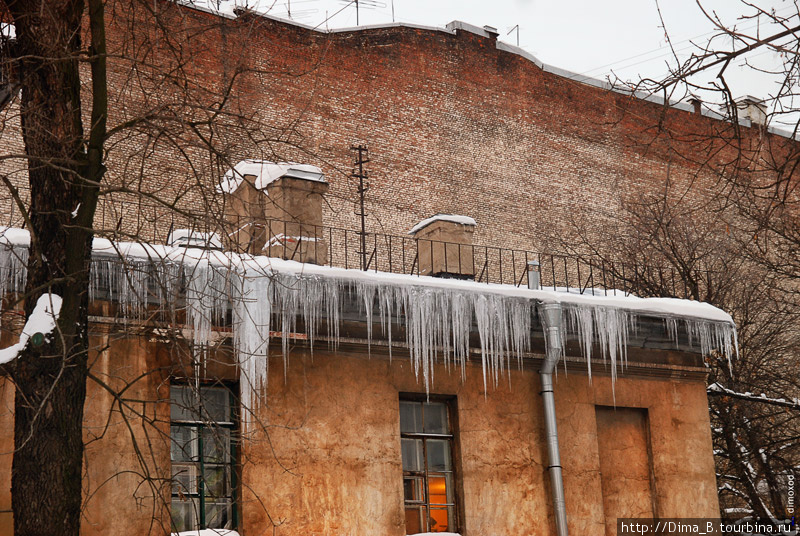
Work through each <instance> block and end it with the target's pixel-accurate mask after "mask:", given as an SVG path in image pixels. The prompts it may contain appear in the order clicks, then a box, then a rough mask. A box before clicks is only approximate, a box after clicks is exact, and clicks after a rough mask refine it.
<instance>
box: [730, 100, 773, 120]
mask: <svg viewBox="0 0 800 536" xmlns="http://www.w3.org/2000/svg"><path fill="white" fill-rule="evenodd" d="M734 102H735V104H736V109H737V113H738V115H739V117H744V118H747V119H749V120H750V122H751V123H752V124H754V125H762V126H764V125H766V124H767V104H766V103H765V102H764V101H763V100H761V99H757V98H756V97H753V96H751V95H745V96H743V97H739V98H738V99H736V100H735V101H734Z"/></svg>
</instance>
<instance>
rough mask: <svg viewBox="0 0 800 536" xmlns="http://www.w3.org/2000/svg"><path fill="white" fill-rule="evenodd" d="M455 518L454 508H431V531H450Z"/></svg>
mask: <svg viewBox="0 0 800 536" xmlns="http://www.w3.org/2000/svg"><path fill="white" fill-rule="evenodd" d="M452 520H453V509H452V507H451V508H431V519H430V522H431V528H430V530H429V532H448V531H449V530H450V525H452Z"/></svg>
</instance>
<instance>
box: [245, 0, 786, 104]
mask: <svg viewBox="0 0 800 536" xmlns="http://www.w3.org/2000/svg"><path fill="white" fill-rule="evenodd" d="M359 1H360V4H361V8H360V10H359V23H360V24H361V25H367V24H381V23H387V22H392V16H393V15H392V9H394V20H395V21H397V22H408V23H414V24H421V25H427V26H444V25H445V24H447V23H448V22H450V21H453V20H461V21H464V22H468V23H470V24H474V25H476V26H479V27H480V26H484V25H489V26H493V27H495V28H497V29H498V31H499V33H500V39H501V40H503V41H506V42H509V43H511V44H516V42H517V30H516V29H514V30H513V31H512V28H514V27H515V26H517V25H519V45H520V46H521V47H522V48H524V49H525V50H527V51H528V52H530V53H532V54H534V55H535V56H537V57H538V58H539V59H540V60H542V61H544V62H545V63H549V64H551V65H554V66H556V67H560V68H563V69H567V70H570V71H573V72H576V73H579V74H587V75H590V76H593V77H595V78H601V79H605V78H606V77H607V76H609V75H611V74H612V71H613V74H616V75H617V76H619V77H620V78H621V79H623V80H638V77H639V76H643V77H654V78H655V77H662V76H663V75H665V74H666V73H667V65H666V62H667V61H673V63H674V60H672V55H671V52H670V49H669V47H668V44H667V40H666V38H665V28H664V27H666V32H668V34H669V36H670V39H671V40H672V43H673V45H674V47H675V48H676V50H677V51H678V52H679V53H680V54H682V55H683V56H685V55H686V54H689V53H690V52H691V51H692V50H693V48H692V45H691V42H690V40H693V41H694V42H696V43H698V44H701V43H702V44H704V43H706V42H707V40H708V39H709V38H710V37H711V36H712V35H713V26H712V24H711V23H710V22H709V21H708V20H707V19H706V18H705V17H704V16H703V14H702V12H701V11H700V9H699V7H698V6H697V4H696V2H695V0H661V2H660V3H659V4H658V5H657V4H656V1H655V0H571V1H569V2H557V1H553V0H492V1H488V0H487V1H456V0H394V2H392V0H359ZM260 2H261V5H262V6H265V7H268V6H272V9H271V10H270V13H271V14H273V15H276V16H281V17H284V18H285V17H287V15H288V9H287V8H291V11H292V17H293V18H294V19H295V20H297V21H298V22H302V23H304V24H308V25H311V26H317V25H319V26H320V27H323V28H324V27H325V26H327V27H330V28H342V27H351V26H355V25H356V10H355V6H354V5H352V3H351V2H350V3H348V2H347V1H346V0H275V1H274V3H273V0H260ZM756 2H757V3H758V5H760V6H762V7H764V8H767V9H775V10H776V11H777V12H778V13H779V14H782V15H785V16H788V15H791V14H792V13H795V14H796V12H797V9H796V8H795V7H794V4H793V3H791V2H790V1H787V0H756ZM348 4H349V5H348ZM703 5H704V7H706V9H707V11H709V12H713V13H716V14H717V16H719V18H720V19H721V20H722V21H723V22H725V23H728V24H737V25H738V26H737V27H738V29H741V30H745V31H751V32H755V31H756V30H759V31H760V32H761V35H762V36H763V35H767V34H769V33H771V32H773V31H774V30H775V29H774V28H770V27H767V26H766V25H765V24H764V23H763V22H762V23H761V26H760V27H758V26H759V24H758V23H756V22H755V21H752V20H751V21H745V20H741V19H740V16H741V15H742V14H743V13H745V12H746V11H747V7H746V6H744V5H743V4H740V3H739V2H738V1H737V0H704V1H703ZM658 7H660V8H661V15H662V16H663V19H664V24H663V25H662V22H661V20H660V19H659V12H658ZM509 32H511V33H509ZM719 44H720V45H727V46H730V42H729V41H728V42H727V43H723V42H722V41H720V42H719ZM694 50H696V49H694ZM779 59H780V58H779V56H778V55H777V54H776V53H773V52H770V51H766V50H760V51H758V52H754V53H752V54H751V55H750V56H749V57H748V60H749V61H750V62H755V63H756V64H758V65H760V66H769V65H777V64H778V62H779ZM727 75H728V83H729V84H730V85H731V86H732V92H733V93H734V95H745V94H750V95H754V96H756V97H759V98H766V97H768V96H769V95H770V94H774V93H775V91H776V90H777V86H776V80H775V78H774V77H769V76H765V75H758V74H757V73H754V72H753V70H752V69H749V68H747V67H746V66H745V65H744V60H739V61H737V62H736V63H735V64H734V65H731V66H730V67H729V68H728V71H727ZM715 76H716V72H709V73H707V74H705V75H701V78H703V80H700V81H702V82H705V81H707V80H712V79H714V77H715Z"/></svg>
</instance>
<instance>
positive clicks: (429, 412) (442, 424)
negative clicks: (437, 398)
mask: <svg viewBox="0 0 800 536" xmlns="http://www.w3.org/2000/svg"><path fill="white" fill-rule="evenodd" d="M423 413H424V414H425V427H424V430H423V431H424V432H425V433H426V434H449V433H450V430H449V429H448V426H447V405H446V404H443V403H442V402H429V403H427V404H425V406H424V408H423Z"/></svg>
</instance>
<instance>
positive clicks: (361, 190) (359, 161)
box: [350, 144, 372, 270]
mask: <svg viewBox="0 0 800 536" xmlns="http://www.w3.org/2000/svg"><path fill="white" fill-rule="evenodd" d="M350 150H352V151H356V152H357V153H358V156H356V161H355V165H356V166H358V170H357V171H356V169H353V173H351V174H350V176H351V177H354V178H357V179H358V208H359V210H357V211H356V212H355V215H356V216H360V217H361V233H360V234H361V251H359V252H358V253H360V254H361V269H362V270H366V269H367V267H368V266H369V263H368V262H367V212H366V211H365V210H364V198H365V197H366V194H367V190H369V184H368V183H367V184H365V182H364V181H365V180H366V179H367V172H366V171H364V164H366V163H367V162H369V150H368V149H367V146H366V145H361V144H359V145H353V146H351V147H350ZM371 260H372V259H370V261H371Z"/></svg>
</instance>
